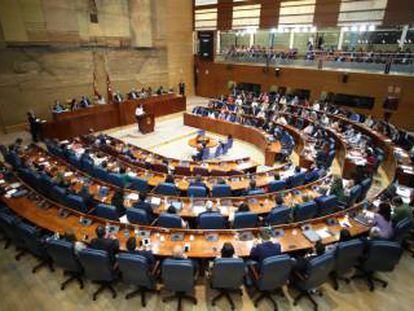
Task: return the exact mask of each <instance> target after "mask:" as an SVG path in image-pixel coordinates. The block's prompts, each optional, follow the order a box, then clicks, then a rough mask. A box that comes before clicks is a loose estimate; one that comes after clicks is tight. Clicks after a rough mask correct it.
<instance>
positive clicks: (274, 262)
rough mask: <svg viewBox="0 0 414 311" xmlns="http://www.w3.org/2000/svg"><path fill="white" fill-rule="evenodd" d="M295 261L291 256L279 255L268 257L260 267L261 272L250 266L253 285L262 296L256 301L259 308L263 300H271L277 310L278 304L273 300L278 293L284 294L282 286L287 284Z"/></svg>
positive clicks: (255, 303)
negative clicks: (273, 296)
mask: <svg viewBox="0 0 414 311" xmlns="http://www.w3.org/2000/svg"><path fill="white" fill-rule="evenodd" d="M294 264H295V260H294V259H292V258H291V257H290V256H289V255H278V256H272V257H268V258H266V259H265V260H263V262H262V264H261V265H260V271H258V272H257V271H256V266H254V265H252V266H249V267H250V269H251V272H252V273H251V275H252V279H253V284H254V285H255V287H256V289H257V290H258V291H260V295H259V296H258V297H257V298H256V299H255V300H254V306H255V307H257V306H258V304H259V302H260V301H262V300H263V299H269V300H270V301H271V302H272V304H273V307H274V310H277V302H276V301H275V300H274V299H273V298H272V295H273V294H276V293H277V292H279V293H283V291H282V286H284V285H285V284H287V282H288V280H289V277H290V275H291V271H292V268H293V266H294Z"/></svg>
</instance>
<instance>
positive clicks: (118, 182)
mask: <svg viewBox="0 0 414 311" xmlns="http://www.w3.org/2000/svg"><path fill="white" fill-rule="evenodd" d="M108 182H109V183H110V184H113V185H115V186H117V187H120V188H124V187H125V181H124V179H123V178H122V176H121V175H119V174H115V173H109V174H108Z"/></svg>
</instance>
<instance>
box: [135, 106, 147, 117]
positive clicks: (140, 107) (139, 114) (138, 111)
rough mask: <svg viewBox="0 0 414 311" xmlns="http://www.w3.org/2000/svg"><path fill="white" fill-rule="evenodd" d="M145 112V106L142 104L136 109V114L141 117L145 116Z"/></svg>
mask: <svg viewBox="0 0 414 311" xmlns="http://www.w3.org/2000/svg"><path fill="white" fill-rule="evenodd" d="M144 114H145V111H144V107H142V105H138V106H137V108H136V109H135V116H136V117H140V116H143V115H144Z"/></svg>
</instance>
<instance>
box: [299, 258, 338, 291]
mask: <svg viewBox="0 0 414 311" xmlns="http://www.w3.org/2000/svg"><path fill="white" fill-rule="evenodd" d="M334 265H335V257H334V254H333V253H325V254H323V255H321V256H318V257H315V258H313V259H311V260H310V261H309V262H308V265H307V268H306V275H307V278H306V280H304V281H301V282H300V283H301V284H300V287H301V288H302V289H304V290H310V289H314V288H317V287H319V286H320V285H322V284H323V283H325V282H326V281H327V280H328V279H329V274H330V273H331V272H332V270H333V268H334Z"/></svg>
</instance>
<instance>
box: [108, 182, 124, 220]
mask: <svg viewBox="0 0 414 311" xmlns="http://www.w3.org/2000/svg"><path fill="white" fill-rule="evenodd" d="M111 205H113V206H115V208H116V212H117V214H118V216H119V217H121V216H122V215H124V214H125V210H126V209H125V206H124V192H123V190H122V189H117V190H116V191H115V193H114V195H113V196H112V199H111Z"/></svg>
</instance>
